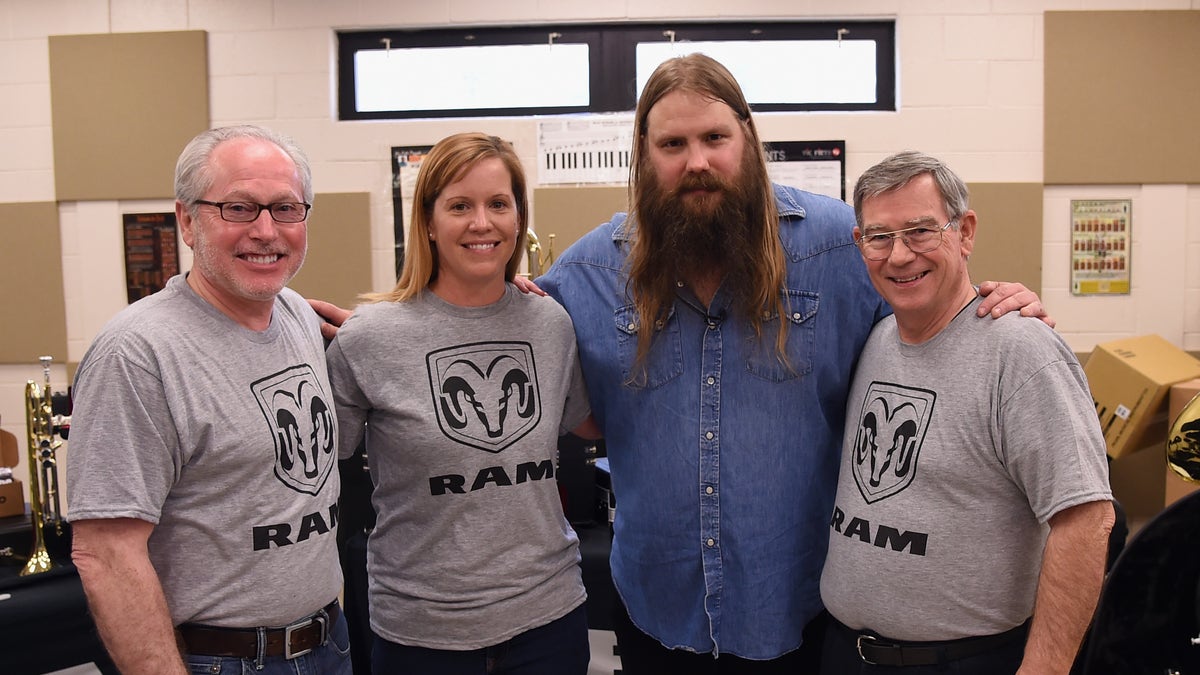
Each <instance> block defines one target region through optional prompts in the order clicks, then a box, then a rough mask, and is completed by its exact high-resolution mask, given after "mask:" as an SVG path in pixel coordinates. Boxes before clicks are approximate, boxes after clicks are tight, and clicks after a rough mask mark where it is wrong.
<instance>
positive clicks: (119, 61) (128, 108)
mask: <svg viewBox="0 0 1200 675" xmlns="http://www.w3.org/2000/svg"><path fill="white" fill-rule="evenodd" d="M208 87H209V82H208V50H207V44H206V40H205V33H204V31H175V32H162V33H111V34H104V35H55V36H51V37H50V98H51V118H52V123H53V135H54V187H55V194H56V196H57V198H58V199H59V201H80V200H89V199H160V198H170V197H172V196H173V193H174V190H173V187H172V177H173V176H174V174H175V160H176V158H177V157H178V156H179V150H180V148H182V147H183V146H184V145H185V144H187V142H188V141H189V140H191V139H192V137H193V136H195V135H196V134H198V133H200V132H201V131H204V130H205V129H207V128H208V126H209V116H208Z"/></svg>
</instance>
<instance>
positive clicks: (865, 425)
mask: <svg viewBox="0 0 1200 675" xmlns="http://www.w3.org/2000/svg"><path fill="white" fill-rule="evenodd" d="M936 400H937V394H935V393H934V392H932V391H928V390H926V389H916V388H913V387H902V386H900V385H895V384H889V383H886V382H872V383H871V386H870V388H868V390H867V394H866V396H864V397H863V407H862V410H861V411H860V412H859V415H858V432H857V433H856V434H855V437H854V447H853V448H852V450H853V456H852V457H851V466H852V468H853V471H854V482H856V483H858V489H859V492H861V493H862V496H863V499H865V500H866V501H867V503H868V504H870V503H872V502H877V501H879V500H881V499H884V498H886V497H890V496H891V495H894V494H896V493H897V492H900V491H901V490H903V489H904V488H906V487H908V486H909V485H910V484H911V483H912V481H913V477H914V476H915V475H916V473H917V457H918V456H919V455H920V453H921V443H922V442H923V441H924V440H925V432H926V430H927V429H928V428H929V420H930V418H931V417H932V416H933V404H934V402H935V401H936ZM849 422H850V420H847V423H849Z"/></svg>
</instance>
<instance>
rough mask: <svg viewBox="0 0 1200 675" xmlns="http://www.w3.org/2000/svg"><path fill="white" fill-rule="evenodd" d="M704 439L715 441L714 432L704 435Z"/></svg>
mask: <svg viewBox="0 0 1200 675" xmlns="http://www.w3.org/2000/svg"><path fill="white" fill-rule="evenodd" d="M704 437H705V438H707V439H708V440H710V441H711V440H712V439H713V432H711V431H710V432H708V433H707V434H704Z"/></svg>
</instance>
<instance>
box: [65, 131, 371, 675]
mask: <svg viewBox="0 0 1200 675" xmlns="http://www.w3.org/2000/svg"><path fill="white" fill-rule="evenodd" d="M175 196H176V202H175V212H176V216H177V218H178V220H179V223H180V227H181V231H182V235H183V241H184V243H186V244H187V245H188V246H190V247H191V248H192V249H193V252H194V264H193V267H192V270H191V271H190V272H188V273H187V274H185V275H181V276H176V277H173V278H172V279H170V280H169V281H168V283H167V285H166V288H164V289H163V290H162V291H159V292H158V293H155V294H154V295H151V296H149V297H146V298H143V299H141V300H139V301H138V302H136V303H134V304H133V305H130V306H129V307H128V308H126V309H125V310H123V311H122V312H120V313H119V314H118V315H117V316H116V317H115V318H113V319H112V320H111V321H110V322H109V323H108V325H107V326H105V328H104V329H103V330H102V331H101V333H100V335H99V336H98V337H97V338H96V340H95V341H94V342H93V343H92V345H91V347H90V348H89V349H88V352H87V354H86V355H84V358H83V361H82V362H81V363H80V365H79V371H78V373H77V375H76V379H75V408H74V415H73V417H72V422H73V427H74V428H73V429H72V433H71V453H70V457H69V458H68V462H67V479H68V484H69V485H70V486H71V491H70V515H71V521H72V524H73V526H74V536H75V541H74V553H73V558H74V560H75V563H76V565H77V566H78V568H79V574H80V577H81V579H82V581H83V585H84V590H85V591H86V592H87V596H88V602H89V604H90V606H91V610H92V613H93V614H94V615H95V618H96V625H97V627H98V628H99V629H100V634H101V637H102V638H103V639H104V643H105V645H106V646H107V648H108V650H109V652H110V653H111V654H112V657H113V661H114V663H116V665H117V667H118V668H120V670H121V672H122V673H126V674H127V675H128V674H130V673H145V674H146V675H151V674H153V675H164V674H183V673H187V672H205V673H222V672H237V673H241V672H243V670H246V669H253V670H254V671H256V672H262V673H266V674H270V673H296V672H314V673H318V672H319V673H335V674H336V673H342V674H348V673H350V670H351V669H350V658H349V644H348V637H347V628H346V620H345V618H344V617H343V616H342V615H341V611H340V609H339V607H338V603H337V596H338V592H339V591H340V590H341V585H342V575H341V567H340V566H339V563H338V553H337V545H336V541H335V532H336V527H337V500H338V493H339V481H338V472H337V468H336V466H335V463H336V460H337V455H338V453H337V421H336V419H335V416H334V414H333V399H332V397H331V391H330V386H329V380H328V376H327V374H326V368H325V351H324V343H323V341H322V338H321V329H320V323H321V322H320V320H319V319H318V318H317V316H316V314H315V313H314V312H313V311H312V309H311V308H310V307H309V305H308V304H307V303H306V302H305V301H304V299H303V298H301V297H300V296H299V295H298V294H296V293H295V292H293V291H291V290H290V289H287V288H285V284H287V283H288V281H289V280H290V279H291V278H292V277H293V276H294V275H295V274H296V272H297V271H298V270H299V269H300V265H301V264H302V263H303V262H304V255H305V252H306V251H307V246H308V243H307V242H308V223H307V218H308V213H309V208H310V204H311V202H312V197H313V192H312V178H311V173H310V171H309V166H308V160H307V159H305V156H304V153H303V152H302V151H301V150H300V149H299V148H298V147H296V145H295V144H294V143H293V142H292V141H291V140H289V139H287V138H284V137H283V136H280V135H278V134H275V133H274V132H271V131H268V130H266V129H262V128H259V127H249V126H245V127H227V128H221V129H214V130H211V131H206V132H204V133H202V134H200V135H199V136H197V137H196V138H195V139H193V140H192V142H191V143H189V144H188V145H187V147H186V148H184V150H183V153H182V154H181V155H180V158H179V162H178V164H177V167H176V173H175ZM185 662H186V664H187V665H185Z"/></svg>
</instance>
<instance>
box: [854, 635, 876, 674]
mask: <svg viewBox="0 0 1200 675" xmlns="http://www.w3.org/2000/svg"><path fill="white" fill-rule="evenodd" d="M864 640H865V641H867V642H876V638H875V636H874V635H859V636H858V639H857V640H855V641H854V647H855V648H856V649H857V650H858V658H860V659H862V661H863V663H865V664H867V665H869V666H877V665H879V664H878V663H875V662H874V661H872V660H871V659H869V658H867V655H866V654H864V653H863V641H864Z"/></svg>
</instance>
